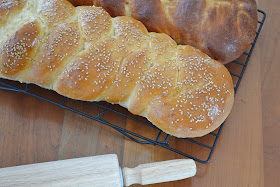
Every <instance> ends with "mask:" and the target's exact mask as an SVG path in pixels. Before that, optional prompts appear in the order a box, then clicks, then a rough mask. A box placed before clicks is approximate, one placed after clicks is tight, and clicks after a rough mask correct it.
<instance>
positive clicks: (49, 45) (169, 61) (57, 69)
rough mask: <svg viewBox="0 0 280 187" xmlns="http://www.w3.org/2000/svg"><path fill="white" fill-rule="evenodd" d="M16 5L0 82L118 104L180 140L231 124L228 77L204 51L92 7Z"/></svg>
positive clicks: (46, 0) (9, 14)
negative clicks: (178, 43)
mask: <svg viewBox="0 0 280 187" xmlns="http://www.w3.org/2000/svg"><path fill="white" fill-rule="evenodd" d="M9 2H11V3H13V1H12V0H10V1H9ZM16 2H18V1H14V4H15V6H14V7H13V8H9V11H6V13H5V19H8V20H9V22H6V23H5V24H2V25H1V26H0V33H3V34H2V35H1V36H0V77H1V78H5V79H11V80H18V81H20V82H26V83H34V84H37V85H39V86H41V87H44V88H47V89H51V90H54V91H56V92H58V93H59V94H61V95H63V96H66V97H69V98H72V99H76V100H83V101H101V100H105V101H107V102H110V103H114V104H120V105H122V106H124V107H126V108H128V110H129V111H130V112H132V113H133V114H137V115H141V116H144V117H146V118H147V119H148V120H150V121H151V122H152V123H153V124H154V125H156V126H157V127H159V128H160V129H162V130H163V131H164V132H166V133H168V134H171V135H174V136H177V137H198V136H203V135H205V134H207V133H209V132H211V131H213V130H214V129H216V128H217V127H219V125H220V124H221V123H222V122H223V121H224V120H225V118H226V117H227V116H228V114H229V112H230V110H231V108H232V105H233V100H234V90H233V84H232V79H231V76H230V74H229V72H228V71H227V69H226V68H225V67H224V66H223V65H222V64H221V63H219V62H217V61H215V60H212V59H211V58H210V57H208V56H207V55H206V54H204V53H202V52H201V51H200V50H198V49H195V48H194V47H191V46H188V45H177V43H176V42H175V41H174V40H172V39H171V38H170V37H169V36H168V35H166V34H157V33H151V32H148V31H147V29H146V28H145V26H144V25H143V24H142V23H141V22H140V21H137V20H135V19H133V18H130V17H115V18H111V16H110V15H109V14H108V13H107V12H106V11H105V10H104V9H102V8H98V7H95V6H92V7H91V6H81V7H76V8H75V7H73V5H71V4H70V3H69V2H68V1H65V0H40V1H35V0H26V1H19V3H16ZM21 5H24V6H23V7H21V8H19V6H21ZM17 6H18V7H17ZM12 9H13V11H12ZM2 11H5V9H2ZM15 11H17V12H15ZM1 19H2V17H1ZM14 23H16V24H14Z"/></svg>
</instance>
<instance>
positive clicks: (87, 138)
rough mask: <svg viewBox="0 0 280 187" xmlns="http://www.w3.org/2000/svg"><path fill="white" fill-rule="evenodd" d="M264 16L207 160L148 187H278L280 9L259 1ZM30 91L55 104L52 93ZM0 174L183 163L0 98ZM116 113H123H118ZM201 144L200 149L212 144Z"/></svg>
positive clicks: (37, 103)
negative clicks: (47, 166)
mask: <svg viewBox="0 0 280 187" xmlns="http://www.w3.org/2000/svg"><path fill="white" fill-rule="evenodd" d="M258 7H259V8H260V9H262V10H264V11H265V12H266V13H267V20H266V22H265V25H264V28H263V31H262V32H261V35H260V38H259V40H258V42H257V44H256V47H255V50H254V52H253V55H252V58H251V60H250V62H249V65H248V67H247V69H246V73H245V75H244V78H243V79H242V82H241V85H240V87H239V89H238V92H237V95H236V97H235V104H234V108H233V110H232V112H231V114H230V116H229V117H228V119H227V121H226V124H225V126H224V129H223V131H222V134H221V137H220V139H219V141H218V143H217V147H216V149H215V151H214V154H213V158H212V160H211V161H210V163H208V164H200V163H197V168H198V172H197V175H196V176H195V177H193V178H191V179H186V180H182V181H177V182H170V183H164V184H160V185H151V186H166V187H171V186H174V187H175V186H176V187H177V186H190V187H200V186H213V187H219V186H221V187H224V186H227V187H228V186H242V187H243V186H253V187H258V186H277V184H279V182H280V178H279V171H280V141H279V135H278V133H280V115H279V114H280V99H279V95H280V73H278V71H279V69H280V63H279V61H280V52H279V49H280V32H279V27H280V22H279V17H280V1H279V0H269V1H265V0H258ZM32 91H34V92H36V93H38V94H40V95H44V96H46V97H48V98H51V99H54V100H57V99H59V98H60V96H58V95H57V94H56V93H54V92H51V91H46V90H44V89H41V88H37V87H35V88H33V87H32ZM0 102H1V107H0V167H9V166H15V165H23V164H31V163H38V162H46V161H53V160H61V159H67V158H76V157H83V156H91V155H99V154H108V153H116V154H117V155H118V157H119V162H120V165H121V166H123V167H124V166H125V167H135V166H137V165H139V164H142V163H148V162H154V161H162V160H167V159H174V158H183V157H182V156H180V155H178V154H176V153H173V152H171V151H168V150H165V149H163V148H161V147H158V146H152V145H142V144H137V143H135V142H133V141H131V140H129V139H127V138H124V137H123V136H122V135H120V134H119V133H118V132H116V131H115V130H112V129H111V128H108V127H105V126H104V125H101V124H100V123H98V122H94V121H92V120H89V119H86V118H84V117H81V116H79V115H77V114H74V113H72V112H69V111H66V110H64V109H61V108H59V107H57V106H55V105H53V104H50V103H47V102H45V101H41V100H39V99H36V98H34V97H32V96H28V95H23V94H21V93H15V92H10V91H2V90H1V91H0ZM66 105H68V106H71V107H73V108H76V109H79V110H82V111H84V112H86V113H90V114H96V113H98V112H100V111H101V110H100V109H99V108H98V107H96V106H94V105H92V104H89V103H86V102H79V101H72V100H68V101H67V102H66ZM117 108H118V110H121V111H123V112H126V110H124V109H122V108H120V107H117ZM104 117H105V118H106V119H108V120H109V121H111V122H114V123H115V124H118V125H120V126H122V127H125V128H126V129H129V130H134V131H135V130H136V131H137V132H139V133H145V134H146V135H148V136H155V133H154V132H153V131H151V130H150V129H149V128H146V127H143V125H142V126H141V125H139V124H136V123H135V122H133V121H132V120H129V119H126V118H124V117H119V116H117V115H114V114H112V113H106V114H105V115H104ZM210 139H211V138H209V136H208V137H205V138H202V139H199V140H200V141H202V142H207V141H211V140H210ZM170 141H171V145H174V146H175V147H176V148H177V149H184V150H185V149H188V150H189V152H191V153H192V154H196V155H198V156H205V153H204V152H203V151H201V150H200V149H199V148H197V147H195V146H193V145H191V144H188V143H185V141H184V142H183V141H181V140H178V139H175V138H171V140H170Z"/></svg>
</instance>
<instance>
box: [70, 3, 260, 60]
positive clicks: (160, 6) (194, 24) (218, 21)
mask: <svg viewBox="0 0 280 187" xmlns="http://www.w3.org/2000/svg"><path fill="white" fill-rule="evenodd" d="M71 2H73V3H76V4H79V5H83V3H84V2H85V1H80V0H72V1H71ZM87 3H88V4H89V3H91V4H94V5H96V6H102V7H103V8H105V9H106V10H107V11H108V12H109V13H110V14H111V15H112V16H113V17H114V16H122V15H126V16H131V17H133V18H135V19H137V20H140V21H141V22H142V23H143V24H144V25H145V26H146V27H147V28H148V30H149V31H152V32H159V33H165V34H168V35H170V36H171V37H172V38H173V39H174V40H175V41H176V42H177V43H178V44H185V45H192V46H194V47H196V48H198V49H200V50H201V51H203V52H204V53H206V54H208V55H209V56H210V57H212V58H214V59H216V60H218V61H220V62H222V63H228V62H231V61H232V60H235V59H236V58H238V57H239V56H240V55H241V54H242V53H243V52H244V51H245V50H246V49H247V48H248V47H249V46H250V44H251V42H252V41H253V39H254V37H255V32H256V28H257V5H256V2H255V0H223V1H220V0H199V1H193V0H172V1H171V0H121V1H114V0H96V1H93V0H88V1H87Z"/></svg>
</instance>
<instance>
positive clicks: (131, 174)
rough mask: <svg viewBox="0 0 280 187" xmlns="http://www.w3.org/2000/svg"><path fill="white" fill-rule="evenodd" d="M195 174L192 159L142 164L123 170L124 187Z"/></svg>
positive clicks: (171, 179)
mask: <svg viewBox="0 0 280 187" xmlns="http://www.w3.org/2000/svg"><path fill="white" fill-rule="evenodd" d="M195 174H196V164H195V162H194V161H193V160H192V159H177V160H170V161H163V162H155V163H151V164H142V165H139V166H137V167H136V168H123V178H124V185H125V186H130V185H132V184H141V185H147V184H155V183H162V182H169V181H176V180H181V179H186V178H189V177H192V176H194V175H195Z"/></svg>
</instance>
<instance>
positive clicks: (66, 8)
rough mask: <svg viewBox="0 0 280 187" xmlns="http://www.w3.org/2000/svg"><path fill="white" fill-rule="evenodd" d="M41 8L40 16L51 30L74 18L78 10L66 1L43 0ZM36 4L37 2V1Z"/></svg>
mask: <svg viewBox="0 0 280 187" xmlns="http://www.w3.org/2000/svg"><path fill="white" fill-rule="evenodd" d="M42 1H43V2H42V5H41V6H39V14H40V16H41V17H42V19H43V20H44V21H46V22H47V25H48V26H49V27H50V28H51V27H52V26H54V25H58V24H61V23H65V22H66V21H67V20H70V19H71V18H73V15H75V13H76V12H75V11H76V9H75V8H74V7H73V6H72V5H71V3H69V2H68V1H65V0H42ZM35 2H36V1H35Z"/></svg>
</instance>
